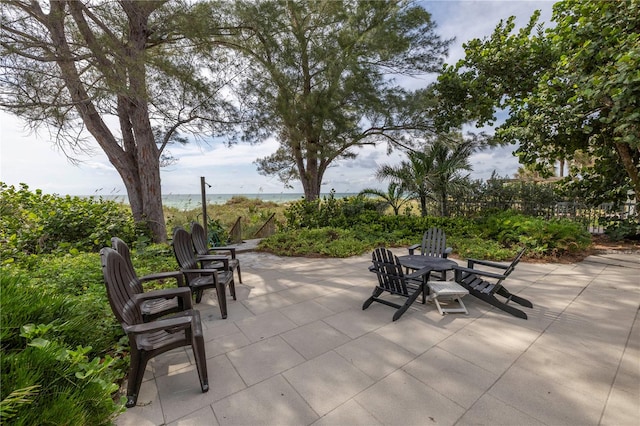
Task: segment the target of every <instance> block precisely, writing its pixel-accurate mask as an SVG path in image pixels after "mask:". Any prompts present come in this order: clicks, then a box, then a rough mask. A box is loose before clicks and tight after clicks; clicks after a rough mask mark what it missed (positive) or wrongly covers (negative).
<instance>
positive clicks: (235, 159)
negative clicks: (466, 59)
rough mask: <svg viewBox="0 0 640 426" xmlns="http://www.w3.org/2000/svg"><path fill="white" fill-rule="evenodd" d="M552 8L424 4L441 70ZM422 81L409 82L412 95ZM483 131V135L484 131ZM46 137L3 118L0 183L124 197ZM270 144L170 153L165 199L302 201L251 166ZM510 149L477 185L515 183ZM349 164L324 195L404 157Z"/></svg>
mask: <svg viewBox="0 0 640 426" xmlns="http://www.w3.org/2000/svg"><path fill="white" fill-rule="evenodd" d="M553 3H554V1H550V0H549V1H545V0H536V1H517V0H511V1H507V0H504V1H490V0H486V1H485V0H482V1H444V0H443V1H422V2H421V4H422V5H423V6H424V7H425V8H426V9H427V10H428V11H429V12H430V13H431V14H432V17H433V19H434V20H435V22H436V23H437V29H436V31H437V33H438V34H439V35H440V36H441V37H442V38H443V39H449V38H454V37H455V41H454V42H453V44H452V45H451V46H450V48H449V55H448V57H447V58H446V60H445V62H446V63H448V64H454V63H455V62H457V61H458V59H461V58H462V57H463V56H464V51H463V48H462V45H463V44H464V43H465V42H467V41H468V40H471V39H474V38H484V37H487V36H489V35H490V34H491V33H492V32H493V29H494V28H495V26H496V25H497V24H498V23H499V21H500V20H501V19H506V18H508V17H509V16H512V15H513V16H516V25H517V26H524V25H526V24H527V23H528V21H529V18H530V17H531V15H532V14H533V12H534V11H535V10H537V9H539V10H541V12H542V15H541V18H540V21H541V22H545V23H548V22H549V21H550V20H551V11H552V6H553ZM421 84H424V85H426V84H427V81H426V80H424V81H416V82H412V83H411V86H412V87H420V85H421ZM485 130H486V129H485ZM52 140H53V139H52V138H50V137H49V134H48V132H47V131H46V130H45V131H40V132H39V133H37V134H33V133H31V132H29V131H28V128H27V126H26V123H24V122H23V121H21V120H20V119H18V118H16V117H14V116H12V115H10V114H8V113H6V112H3V111H0V181H2V182H4V183H6V184H9V185H14V186H18V185H19V184H20V183H25V184H27V185H28V186H29V188H30V189H31V190H35V189H41V190H42V191H43V192H45V193H49V194H59V195H66V194H69V195H126V190H125V189H124V184H123V183H122V180H121V178H120V176H119V175H118V173H117V172H116V170H115V168H114V167H113V166H112V165H111V164H110V163H109V161H108V160H107V158H106V156H105V155H104V154H103V153H102V152H101V150H100V148H99V147H98V146H97V144H96V145H95V146H94V149H93V150H92V153H91V154H83V155H76V156H75V157H74V158H75V159H76V160H79V163H77V164H75V163H72V162H70V161H69V160H68V159H67V157H66V156H65V154H64V152H63V151H62V150H61V149H60V148H58V147H56V146H55V144H54V143H53V142H52ZM277 147H278V144H277V142H276V141H275V140H268V141H266V142H263V143H261V144H258V145H249V144H243V143H240V144H236V145H233V146H232V147H227V146H226V145H224V143H223V142H215V143H209V144H205V143H192V144H189V145H186V146H180V147H177V146H174V147H171V148H170V151H171V154H172V155H173V156H174V157H176V158H177V159H178V162H177V163H176V164H174V165H172V166H169V167H163V168H162V169H161V172H160V173H161V180H162V193H163V195H168V194H198V193H199V192H200V177H201V176H204V177H205V180H206V181H207V183H209V184H210V185H211V188H208V189H207V193H211V194H260V193H265V194H267V193H276V194H278V193H301V192H303V191H302V188H301V185H300V184H299V183H298V182H293V185H292V186H293V188H286V187H285V185H284V184H283V183H282V182H280V181H279V180H278V179H277V177H274V176H263V175H260V174H259V173H258V172H257V170H256V165H255V164H254V161H255V160H256V159H258V158H260V157H264V156H267V155H269V154H272V153H273V152H275V150H276V149H277ZM513 149H514V148H513V147H512V146H509V147H503V148H494V149H492V150H487V151H484V152H478V153H476V154H474V155H473V156H472V157H471V164H472V167H473V171H472V172H471V177H472V178H474V179H487V178H488V177H489V176H491V173H492V172H493V171H494V170H495V171H496V172H497V173H498V175H500V176H512V175H513V174H514V173H515V172H516V171H517V169H518V161H517V158H516V157H514V156H513V154H512V151H513ZM357 154H358V156H357V158H356V159H353V160H343V161H340V162H337V163H335V164H334V166H333V167H330V168H329V170H328V171H327V172H326V173H325V177H324V179H323V186H322V193H328V192H329V191H330V190H331V189H335V191H336V192H337V193H355V192H359V191H360V190H362V189H364V188H379V189H383V190H384V189H386V186H387V182H380V181H378V180H377V179H375V176H374V175H375V170H376V168H377V167H378V166H379V165H381V164H397V163H399V162H400V161H401V160H403V159H405V158H406V157H405V155H404V154H402V153H401V152H399V151H397V150H396V151H395V152H394V153H392V154H391V155H388V154H387V151H386V145H385V144H383V145H381V146H379V147H376V148H373V147H366V148H362V149H360V150H359V151H358V152H357Z"/></svg>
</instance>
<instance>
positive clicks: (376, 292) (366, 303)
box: [362, 287, 383, 311]
mask: <svg viewBox="0 0 640 426" xmlns="http://www.w3.org/2000/svg"><path fill="white" fill-rule="evenodd" d="M382 291H383V290H382V289H381V288H379V287H376V288H375V289H374V290H373V294H372V295H371V297H370V298H368V299H367V300H365V301H364V303H363V304H362V310H363V311H364V310H365V309H367V308H368V307H369V306H370V305H371V304H372V303H373V301H374V300H375V299H376V297H378V296H380V295H381V294H382Z"/></svg>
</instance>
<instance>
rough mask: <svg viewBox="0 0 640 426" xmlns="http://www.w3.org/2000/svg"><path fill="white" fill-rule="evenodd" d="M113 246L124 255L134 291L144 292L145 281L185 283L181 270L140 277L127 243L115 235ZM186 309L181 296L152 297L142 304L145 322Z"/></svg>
mask: <svg viewBox="0 0 640 426" xmlns="http://www.w3.org/2000/svg"><path fill="white" fill-rule="evenodd" d="M111 247H112V248H113V249H114V250H115V251H117V252H118V254H120V256H122V259H123V260H124V263H125V265H126V266H127V268H128V269H129V271H130V273H131V276H132V279H131V281H129V285H130V286H131V288H132V289H133V292H134V293H136V294H142V293H144V288H143V283H145V282H148V281H157V280H166V279H175V280H176V281H177V284H178V287H183V286H184V285H185V283H184V277H183V275H182V272H181V271H172V272H158V273H155V274H149V275H144V276H142V277H139V276H138V275H137V274H136V271H135V269H134V267H133V262H131V251H130V250H129V246H127V243H125V242H124V241H122V240H121V239H120V238H118V237H113V238H111ZM184 309H185V307H184V306H183V304H182V299H181V298H179V297H167V298H150V299H149V300H146V301H144V302H143V303H142V304H141V305H140V310H141V312H142V318H143V319H144V321H145V322H148V321H152V320H154V319H157V318H160V317H162V316H165V315H168V314H172V313H176V312H180V311H183V310H184Z"/></svg>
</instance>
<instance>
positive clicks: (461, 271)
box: [454, 248, 533, 319]
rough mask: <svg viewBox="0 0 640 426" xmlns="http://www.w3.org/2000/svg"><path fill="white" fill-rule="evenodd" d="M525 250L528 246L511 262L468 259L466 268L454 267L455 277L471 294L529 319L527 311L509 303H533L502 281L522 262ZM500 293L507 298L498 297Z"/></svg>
mask: <svg viewBox="0 0 640 426" xmlns="http://www.w3.org/2000/svg"><path fill="white" fill-rule="evenodd" d="M525 250H526V248H523V249H522V250H520V252H519V253H518V254H517V256H516V257H515V258H514V259H513V260H512V261H511V263H510V264H502V263H496V262H490V261H487V260H478V259H468V260H467V267H466V268H464V267H461V266H457V267H455V268H454V274H455V275H454V276H455V278H454V279H455V281H456V282H457V283H458V284H460V285H461V286H463V287H465V288H466V289H467V290H469V294H471V295H473V296H475V297H477V298H478V299H481V300H484V301H485V302H487V303H490V304H491V305H493V306H495V307H497V308H498V309H501V310H503V311H505V312H507V313H509V314H511V315H514V316H516V317H518V318H523V319H527V314H526V313H525V312H523V311H521V310H520V309H518V308H515V307H514V306H513V305H508V303H509V302H515V303H517V304H519V305H521V306H524V307H527V308H533V304H532V303H531V302H530V301H528V300H527V299H525V298H523V297H520V296H516V295H515V294H512V293H511V292H509V290H507V289H506V288H505V287H504V286H503V285H502V282H503V281H504V280H505V279H506V278H507V277H508V276H509V275H510V274H511V273H512V272H513V270H514V269H515V267H516V265H517V264H518V262H520V259H521V258H522V255H523V254H524V252H525ZM477 266H483V267H487V268H492V269H493V270H496V269H497V270H500V271H503V272H502V273H496V272H491V271H485V270H482V269H478V268H477ZM498 295H499V296H502V297H504V298H505V299H504V300H500V299H498V298H497V297H496V296H498Z"/></svg>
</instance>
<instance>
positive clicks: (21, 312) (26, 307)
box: [0, 269, 124, 425]
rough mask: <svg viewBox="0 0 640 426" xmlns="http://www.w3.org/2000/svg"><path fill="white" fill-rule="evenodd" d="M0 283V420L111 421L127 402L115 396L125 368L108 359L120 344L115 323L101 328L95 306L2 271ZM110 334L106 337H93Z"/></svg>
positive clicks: (22, 422) (101, 315) (26, 422)
mask: <svg viewBox="0 0 640 426" xmlns="http://www.w3.org/2000/svg"><path fill="white" fill-rule="evenodd" d="M0 285H1V286H2V293H1V294H0V296H1V300H2V311H1V312H0V319H1V321H0V324H1V325H0V338H1V342H2V358H1V360H0V366H1V371H2V389H1V399H2V403H1V404H0V407H1V410H0V415H1V416H2V418H1V420H2V423H3V424H18V425H32V424H96V425H100V424H109V423H110V422H111V419H112V418H113V416H114V415H115V414H117V413H118V412H119V411H120V410H121V409H122V406H123V403H124V400H122V401H120V402H115V401H114V400H113V397H112V395H113V394H114V393H115V392H116V391H117V390H118V385H117V382H118V381H119V380H120V379H121V378H122V376H123V373H122V371H123V367H124V365H123V363H122V362H121V361H117V360H116V359H114V358H113V357H112V356H109V355H106V354H107V353H108V352H109V349H110V348H111V347H113V342H112V341H113V339H115V341H117V340H118V337H116V336H117V334H116V333H115V332H114V331H115V327H112V326H113V325H115V324H113V320H111V321H110V322H111V324H108V322H109V321H108V322H107V324H101V323H104V322H105V320H104V318H105V317H104V315H105V314H104V312H100V311H99V312H98V313H96V312H95V311H94V308H96V306H95V305H91V304H89V305H87V304H85V303H84V301H83V300H82V299H79V298H73V297H69V296H65V295H62V294H59V293H57V292H56V291H51V289H50V288H49V289H48V288H41V287H39V286H34V285H33V284H31V283H30V282H29V281H28V278H27V276H25V275H22V274H15V273H11V272H10V271H8V270H6V269H3V270H2V271H1V275H0ZM111 317H112V315H109V317H107V318H109V319H110V318H111ZM107 330H111V333H108V334H109V336H110V337H111V339H107V338H106V336H105V337H102V338H101V339H97V338H96V337H97V336H99V334H101V333H102V334H104V333H105V331H107ZM121 333H122V332H120V334H121ZM105 342H107V343H106V346H101V345H103V344H104V343H105ZM91 343H96V345H94V346H91V345H90V344H91Z"/></svg>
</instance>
